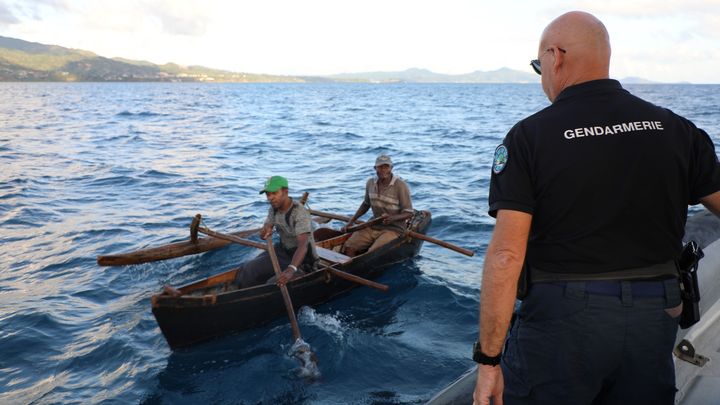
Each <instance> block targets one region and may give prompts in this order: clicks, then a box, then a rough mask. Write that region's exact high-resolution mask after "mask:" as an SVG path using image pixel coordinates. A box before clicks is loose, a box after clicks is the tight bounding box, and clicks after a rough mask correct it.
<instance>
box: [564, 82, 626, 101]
mask: <svg viewBox="0 0 720 405" xmlns="http://www.w3.org/2000/svg"><path fill="white" fill-rule="evenodd" d="M616 90H620V91H622V90H623V87H622V85H620V82H619V81H617V80H615V79H599V80H591V81H589V82H584V83H580V84H575V85H573V86H570V87H568V88H566V89H565V90H563V91H561V92H560V94H558V96H557V97H556V98H555V102H553V104H555V103H557V102H559V101H562V100H565V99H568V98H571V97H574V96H577V95H581V94H590V93H597V92H607V91H616Z"/></svg>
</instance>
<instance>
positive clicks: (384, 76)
mask: <svg viewBox="0 0 720 405" xmlns="http://www.w3.org/2000/svg"><path fill="white" fill-rule="evenodd" d="M627 79H628V80H629V81H628V83H655V82H651V81H649V80H645V79H642V78H637V77H633V78H627ZM0 81H5V82H27V81H41V82H42V81H45V82H143V81H157V82H230V83H234V82H237V83H318V82H320V83H338V82H339V83H540V76H538V75H536V74H534V73H532V72H523V71H519V70H514V69H510V68H507V67H502V68H500V69H496V70H491V71H481V70H476V71H473V72H469V73H463V74H443V73H436V72H432V71H430V70H428V69H423V68H417V67H414V68H409V69H406V70H402V71H375V72H357V73H339V74H333V75H324V76H292V75H271V74H263V73H246V72H232V71H227V70H221V69H214V68H209V67H205V66H199V65H192V66H182V65H179V64H176V63H165V64H163V65H157V64H154V63H151V62H148V61H140V60H132V59H127V58H122V57H115V58H107V57H103V56H100V55H97V54H95V53H93V52H90V51H86V50H82V49H73V48H65V47H62V46H59V45H46V44H41V43H37V42H30V41H25V40H22V39H18V38H11V37H4V36H0ZM621 81H624V80H621Z"/></svg>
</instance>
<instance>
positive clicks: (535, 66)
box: [530, 47, 567, 75]
mask: <svg viewBox="0 0 720 405" xmlns="http://www.w3.org/2000/svg"><path fill="white" fill-rule="evenodd" d="M556 48H557V47H556ZM552 50H553V48H548V49H546V50H545V52H549V51H552ZM557 50H558V51H560V52H562V53H566V52H567V51H566V50H564V49H562V48H557ZM545 52H543V54H544V53H545ZM530 66H532V68H533V70H534V71H535V73H537V74H539V75H542V70H541V69H540V59H533V60H531V61H530Z"/></svg>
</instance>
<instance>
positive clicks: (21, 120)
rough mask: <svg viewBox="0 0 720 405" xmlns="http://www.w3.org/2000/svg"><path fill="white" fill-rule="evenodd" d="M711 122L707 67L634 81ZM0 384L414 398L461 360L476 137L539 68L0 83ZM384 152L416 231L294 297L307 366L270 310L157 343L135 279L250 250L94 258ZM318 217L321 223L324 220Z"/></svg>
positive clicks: (40, 388) (350, 175) (471, 294)
mask: <svg viewBox="0 0 720 405" xmlns="http://www.w3.org/2000/svg"><path fill="white" fill-rule="evenodd" d="M628 88H629V89H630V90H631V91H632V92H634V93H636V94H638V95H640V96H642V97H644V98H646V99H648V100H650V101H653V102H655V103H657V104H660V105H663V106H666V107H668V108H671V109H673V110H674V111H676V112H677V113H679V114H681V115H684V116H686V117H688V118H690V119H691V120H693V121H694V122H695V123H696V124H697V125H698V126H700V127H702V128H704V129H706V130H707V131H708V133H710V134H711V136H712V137H713V139H715V140H716V142H717V141H718V140H720V86H711V85H708V86H706V85H634V86H628ZM0 101H1V102H0V403H3V404H5V403H7V404H56V403H60V404H64V403H82V404H87V403H123V404H124V403H142V404H185V403H187V404H205V403H207V404H261V403H262V404H265V403H267V404H282V403H289V404H290V403H304V404H416V403H423V402H424V401H426V400H427V399H429V398H430V397H431V396H432V395H433V394H434V392H435V391H437V390H438V389H440V388H442V387H443V386H444V385H446V384H447V383H449V382H450V381H452V380H453V379H454V378H455V377H456V376H457V375H459V374H460V373H461V372H462V371H464V370H465V369H466V368H468V367H470V366H471V365H472V361H471V360H470V359H469V353H470V347H471V344H472V342H473V341H474V340H475V338H476V334H477V316H478V315H477V308H478V290H479V287H480V285H481V276H480V274H481V268H482V262H483V254H484V251H485V248H486V246H487V243H488V240H489V237H490V233H491V231H492V228H493V224H494V221H493V220H492V218H490V217H488V215H487V213H486V211H487V189H488V183H489V172H490V164H491V162H492V153H493V151H494V148H495V146H496V145H497V144H498V143H499V142H500V141H501V139H502V137H503V136H504V135H505V133H506V132H507V130H508V129H509V128H510V127H511V126H512V125H513V124H514V123H515V122H516V121H517V120H519V119H521V118H522V117H524V116H526V115H529V114H531V113H533V112H535V111H537V110H539V109H541V108H543V107H544V106H546V105H548V101H547V100H546V99H545V96H544V95H543V93H542V91H541V89H540V87H539V85H519V84H505V85H490V84H486V85H419V84H412V85H411V84H407V85H370V84H246V85H242V84H157V83H152V84H143V83H131V84H120V83H116V84H113V83H103V84H95V83H82V84H69V83H62V84H61V83H0ZM380 153H388V154H390V155H391V156H392V157H393V159H394V160H395V162H396V166H395V172H396V173H397V174H398V175H400V176H401V177H403V178H405V179H406V180H407V181H408V184H409V185H410V188H411V192H412V197H413V204H414V206H415V208H418V209H427V210H430V211H431V212H432V213H433V226H432V228H431V229H430V231H429V232H428V234H429V235H431V236H434V237H437V238H440V239H444V240H446V241H449V242H452V243H455V244H458V245H460V246H463V247H466V248H469V249H472V250H474V251H476V253H477V254H476V256H475V257H472V258H469V257H465V256H462V255H460V254H458V253H454V252H451V251H449V250H446V249H443V248H441V247H438V246H434V245H432V244H429V243H425V245H424V246H423V249H422V251H421V254H420V255H419V256H418V257H416V258H415V259H413V260H410V261H407V262H405V263H402V264H398V265H394V266H392V267H390V268H389V269H388V271H387V273H386V274H385V275H384V276H383V277H382V278H381V279H380V280H379V281H381V282H383V283H386V284H388V285H390V287H391V289H390V291H389V292H388V293H381V292H378V291H375V290H372V289H369V288H365V287H363V288H358V289H355V290H354V291H353V292H352V293H351V294H347V295H345V296H342V297H340V298H338V299H336V300H334V301H332V302H330V303H326V304H323V305H320V306H317V307H313V308H303V309H302V310H301V311H300V314H299V322H300V328H301V330H302V332H303V337H304V338H305V340H306V341H308V342H309V343H310V344H311V346H312V347H313V349H314V351H315V353H316V354H317V356H318V359H319V366H320V371H321V372H322V377H321V378H320V379H319V380H317V381H314V382H308V381H305V380H303V379H302V378H299V377H298V376H297V367H298V363H297V362H296V360H295V359H293V358H291V357H289V356H288V355H287V352H288V350H289V348H290V345H291V343H292V334H291V331H290V326H289V324H288V322H287V321H285V320H284V319H281V320H278V321H276V322H274V323H272V324H269V325H267V326H265V327H262V328H258V329H254V330H251V331H246V332H243V333H239V334H235V335H231V336H227V337H224V338H220V339H216V340H213V341H210V342H207V343H204V344H200V345H197V346H194V347H192V348H189V349H184V350H179V351H174V352H173V351H171V350H170V349H169V347H168V346H167V344H166V342H165V340H164V338H163V337H162V334H161V332H160V330H159V328H158V327H157V324H156V323H155V319H154V318H153V316H152V313H151V311H150V296H151V295H152V294H154V293H156V292H157V291H158V290H159V288H160V287H161V286H162V285H163V284H165V283H170V284H173V285H181V284H185V283H188V282H190V281H193V280H197V279H201V278H204V277H207V276H209V275H212V274H215V273H218V272H221V271H225V270H228V269H230V268H232V267H234V266H235V265H236V264H237V263H239V262H241V261H243V260H246V259H248V258H250V257H252V256H253V255H255V254H257V252H256V251H253V249H252V248H247V247H240V246H228V247H226V248H223V249H220V250H217V251H213V252H208V253H205V254H202V255H197V256H187V257H183V258H177V259H173V260H167V261H163V262H155V263H148V264H143V265H136V266H127V267H99V266H97V264H96V262H95V258H96V256H97V255H101V254H111V253H119V252H124V251H130V250H135V249H140V248H144V247H150V246H154V245H158V244H163V243H169V242H174V241H179V240H183V239H186V238H187V237H188V225H189V223H190V220H191V218H192V216H193V215H195V214H196V213H202V214H203V217H204V218H205V222H206V224H207V225H208V226H209V227H211V228H213V229H216V230H220V231H227V232H230V231H237V230H241V229H248V228H252V227H255V226H257V225H259V224H260V223H261V222H262V219H263V218H264V214H265V213H266V210H267V205H266V204H267V203H266V202H265V201H264V200H263V198H262V196H259V195H258V190H259V189H260V188H261V186H262V184H263V181H264V179H265V178H267V177H268V176H270V175H273V174H280V175H284V176H286V177H287V178H288V179H289V181H290V190H291V194H293V195H300V194H301V193H302V192H303V191H308V192H309V193H310V199H309V205H310V206H311V207H312V208H314V209H320V210H325V211H332V212H337V213H340V214H346V215H350V214H352V213H353V212H354V211H355V210H356V209H357V207H358V205H359V204H360V202H361V200H362V196H363V185H364V181H365V179H366V178H367V177H369V176H371V175H372V174H373V170H372V166H373V162H374V158H375V157H376V156H377V155H378V154H380ZM331 225H334V226H340V224H338V223H334V224H331Z"/></svg>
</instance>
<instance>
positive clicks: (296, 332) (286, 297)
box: [267, 238, 302, 341]
mask: <svg viewBox="0 0 720 405" xmlns="http://www.w3.org/2000/svg"><path fill="white" fill-rule="evenodd" d="M267 251H268V255H269V256H270V261H271V262H272V266H273V270H275V276H276V277H278V278H279V277H280V273H282V270H280V263H278V258H277V255H276V254H275V247H274V246H273V242H272V238H267ZM280 292H281V293H282V297H283V301H285V309H287V313H288V318H290V326H291V327H292V331H293V336H294V337H295V340H296V341H297V340H298V339H302V336H301V335H300V326H298V322H297V318H296V317H295V309H294V308H293V305H292V301H291V300H290V293H288V290H287V287H286V286H285V285H284V284H283V285H280Z"/></svg>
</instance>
